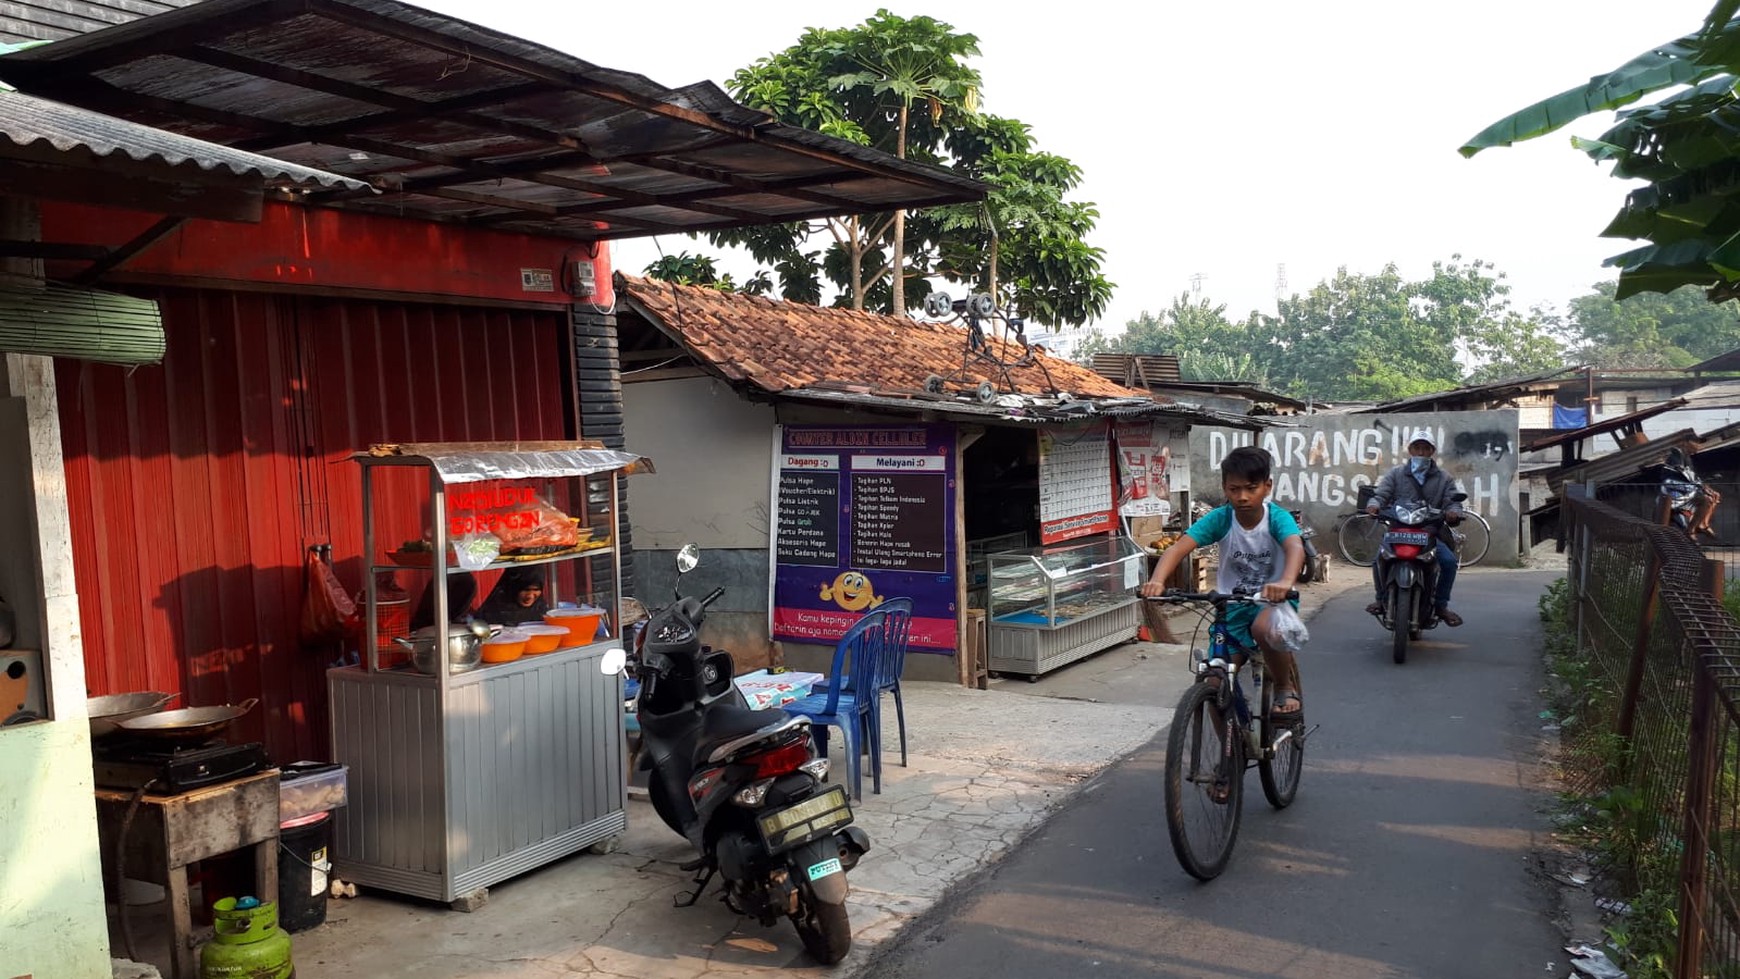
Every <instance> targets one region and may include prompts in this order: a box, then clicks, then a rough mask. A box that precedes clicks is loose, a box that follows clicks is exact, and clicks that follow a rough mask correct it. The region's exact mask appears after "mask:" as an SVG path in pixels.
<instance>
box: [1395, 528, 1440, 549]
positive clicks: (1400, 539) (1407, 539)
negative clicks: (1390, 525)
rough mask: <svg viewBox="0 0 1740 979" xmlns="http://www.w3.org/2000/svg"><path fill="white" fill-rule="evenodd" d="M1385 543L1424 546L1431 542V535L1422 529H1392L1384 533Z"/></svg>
mask: <svg viewBox="0 0 1740 979" xmlns="http://www.w3.org/2000/svg"><path fill="white" fill-rule="evenodd" d="M1384 543H1385V544H1413V545H1415V546H1417V547H1425V546H1426V545H1427V544H1430V543H1432V535H1431V534H1428V533H1426V532H1425V531H1423V530H1392V531H1390V532H1389V533H1386V534H1384Z"/></svg>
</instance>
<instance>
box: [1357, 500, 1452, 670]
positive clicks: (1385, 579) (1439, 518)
mask: <svg viewBox="0 0 1740 979" xmlns="http://www.w3.org/2000/svg"><path fill="white" fill-rule="evenodd" d="M1450 499H1451V500H1453V501H1454V502H1457V503H1461V502H1462V501H1463V500H1466V499H1468V494H1467V493H1453V494H1451V496H1450ZM1444 513H1445V511H1443V510H1440V509H1438V508H1437V507H1432V506H1427V505H1426V504H1425V503H1423V502H1420V501H1418V500H1415V501H1405V500H1401V501H1397V502H1395V503H1393V504H1391V505H1390V506H1389V507H1387V508H1386V509H1385V510H1384V511H1383V512H1381V513H1380V514H1378V519H1380V520H1382V521H1383V522H1384V524H1385V530H1384V536H1383V540H1382V541H1381V542H1380V543H1379V545H1378V553H1377V563H1376V574H1377V581H1378V596H1379V599H1380V602H1381V604H1382V606H1383V608H1382V610H1381V611H1379V612H1378V621H1379V622H1382V623H1383V626H1384V628H1386V629H1388V630H1390V633H1391V636H1392V640H1391V655H1392V656H1393V658H1394V659H1395V661H1396V662H1397V663H1405V662H1407V661H1408V640H1410V639H1418V638H1420V634H1421V633H1422V632H1424V631H1425V630H1427V629H1435V628H1437V627H1438V603H1437V602H1436V601H1434V599H1435V598H1436V596H1437V593H1438V575H1439V570H1438V539H1439V535H1440V534H1442V533H1443V530H1444Z"/></svg>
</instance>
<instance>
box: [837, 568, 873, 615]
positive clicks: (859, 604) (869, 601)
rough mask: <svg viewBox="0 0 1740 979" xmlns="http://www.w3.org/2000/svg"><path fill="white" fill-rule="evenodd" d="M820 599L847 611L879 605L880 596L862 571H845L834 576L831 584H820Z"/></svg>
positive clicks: (859, 610)
mask: <svg viewBox="0 0 1740 979" xmlns="http://www.w3.org/2000/svg"><path fill="white" fill-rule="evenodd" d="M822 601H824V602H833V603H834V604H835V605H838V606H840V607H841V608H843V609H845V610H846V611H848V612H862V611H864V610H865V609H867V608H875V607H876V606H878V605H881V604H882V596H881V595H878V594H876V589H875V588H874V587H873V586H871V584H870V579H869V578H867V577H865V576H864V573H863V572H862V571H847V572H845V573H843V574H841V575H840V576H839V577H838V578H835V579H834V582H833V584H830V585H823V586H822Z"/></svg>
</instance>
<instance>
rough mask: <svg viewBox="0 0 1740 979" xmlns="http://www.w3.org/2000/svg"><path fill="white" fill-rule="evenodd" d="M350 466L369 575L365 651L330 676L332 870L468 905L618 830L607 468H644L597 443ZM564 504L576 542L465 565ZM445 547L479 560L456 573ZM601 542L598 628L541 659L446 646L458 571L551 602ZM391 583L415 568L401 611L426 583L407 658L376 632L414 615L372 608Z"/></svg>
mask: <svg viewBox="0 0 1740 979" xmlns="http://www.w3.org/2000/svg"><path fill="white" fill-rule="evenodd" d="M354 459H355V461H356V462H357V463H358V464H359V465H361V467H362V532H363V534H362V536H363V554H364V562H365V566H366V567H367V568H368V570H369V572H370V573H369V574H368V575H367V576H366V577H367V584H366V587H365V589H364V593H363V597H364V603H363V608H362V609H361V612H362V613H363V626H364V629H363V632H364V637H365V640H364V643H363V646H362V649H361V659H362V661H361V662H360V663H359V664H358V665H355V666H346V667H341V668H335V669H333V670H330V671H328V673H327V683H328V688H329V691H330V694H331V707H332V741H333V753H334V760H336V761H338V762H341V763H343V764H345V765H347V766H349V780H350V788H349V792H350V797H349V803H350V804H349V805H348V806H347V807H345V808H344V809H342V810H340V811H339V814H338V818H337V822H336V825H335V826H334V840H333V849H334V859H333V865H334V873H336V874H338V875H339V876H341V877H343V878H345V879H347V880H352V881H355V882H357V883H359V884H363V885H366V886H372V887H377V888H380V889H382V890H386V891H391V892H395V893H399V894H407V895H412V896H415V897H422V898H427V899H431V900H438V901H446V902H449V903H450V904H451V905H452V906H453V907H455V908H456V909H462V910H469V909H471V908H474V907H476V906H477V905H478V904H480V903H481V901H482V900H483V898H484V897H485V896H486V895H487V888H488V887H489V885H490V884H493V883H496V882H499V881H501V880H504V879H506V878H509V877H512V876H515V875H517V874H521V873H524V872H526V871H528V870H531V869H533V868H536V867H538V866H541V865H543V864H546V863H548V862H550V861H552V860H556V859H559V858H561V857H563V856H566V855H568V854H571V853H574V852H576V851H578V850H580V849H583V848H585V847H588V846H591V845H593V844H597V843H600V842H601V841H605V840H608V839H611V838H613V837H615V836H617V835H620V834H621V833H622V831H623V829H624V828H625V825H626V816H625V812H624V802H625V800H624V795H625V785H626V782H625V773H624V771H623V764H624V750H623V745H624V742H623V718H622V693H621V689H620V682H621V681H620V680H619V678H617V677H615V676H605V675H603V674H602V673H600V671H599V668H598V666H599V659H600V658H601V657H602V656H603V654H604V651H605V649H606V648H608V647H609V646H610V645H611V644H612V642H613V640H611V639H609V638H601V637H606V636H608V635H609V634H611V633H610V632H609V631H607V630H610V629H612V628H614V626H615V625H616V623H617V621H618V610H620V609H621V607H622V594H621V585H620V582H621V580H622V566H621V564H622V557H621V551H620V548H619V546H618V541H617V539H616V538H617V535H616V534H615V533H614V531H613V528H614V527H615V526H616V524H617V519H618V505H617V504H618V498H617V479H616V476H617V475H619V474H626V473H630V472H636V471H650V468H651V467H650V465H649V464H648V460H645V459H643V458H641V457H639V456H636V455H633V454H630V453H627V452H621V451H617V450H612V449H607V448H605V447H604V446H603V445H602V444H599V443H596V442H537V443H465V444H404V445H392V446H376V447H374V448H372V449H370V450H369V451H367V452H361V453H358V454H357V455H356V456H354ZM589 477H603V478H600V479H595V480H590V481H589V479H588V478H589ZM589 482H590V485H588V484H589ZM534 499H535V501H536V502H535V503H534V504H533V505H531V506H528V507H527V508H526V509H525V510H515V509H513V508H514V507H515V506H516V505H518V504H520V503H522V502H524V501H528V500H534ZM564 504H565V507H566V508H565V509H562V510H560V512H558V513H557V514H556V515H557V516H558V517H562V518H564V519H568V520H570V521H571V522H572V523H573V524H574V527H573V528H572V529H573V531H574V533H573V534H572V535H569V536H565V537H563V538H561V539H562V540H567V539H570V537H578V538H579V540H578V542H577V543H576V544H573V545H571V546H562V545H561V544H560V543H558V544H556V545H551V546H544V547H538V548H526V549H524V550H523V551H521V552H518V553H515V552H514V551H513V550H511V549H509V548H505V547H504V549H503V550H502V552H501V553H500V555H499V556H498V557H496V558H495V559H493V560H490V561H489V562H488V563H487V565H484V566H482V567H476V562H477V561H478V558H479V556H480V555H479V554H478V553H477V550H476V549H475V545H476V543H477V541H478V540H479V539H481V538H482V537H483V536H484V533H485V531H486V529H487V528H495V529H497V530H502V533H503V534H504V537H503V538H502V540H505V539H506V538H507V537H509V536H512V533H511V532H510V531H507V530H503V529H502V528H505V527H508V526H510V524H511V525H512V526H514V527H516V528H518V527H521V526H523V525H526V524H532V523H535V522H536V521H538V520H544V521H546V522H547V521H548V519H549V517H548V515H549V514H550V513H551V512H552V510H556V509H558V508H560V507H561V506H562V505H564ZM534 511H536V512H534ZM569 511H581V512H579V513H577V515H576V516H575V517H572V518H567V517H565V516H564V515H565V514H566V513H567V512H569ZM412 521H414V523H413V522H412ZM406 527H415V528H417V529H418V530H420V531H421V532H422V533H423V534H425V535H426V536H425V538H424V541H423V546H422V547H410V546H407V545H409V544H414V543H417V542H415V541H410V542H407V543H406V544H405V545H397V546H394V545H395V544H396V541H397V539H402V537H403V536H404V530H405V528H406ZM539 529H540V530H542V529H545V528H544V527H543V526H542V525H540V526H539ZM561 529H562V528H559V527H558V528H555V530H558V531H559V530H561ZM461 530H463V531H464V533H463V534H460V533H455V531H461ZM395 531H397V532H396V533H395ZM454 538H463V540H462V542H456V541H455V540H454ZM546 539H547V538H546ZM455 543H459V544H460V546H461V547H464V548H466V549H467V550H466V558H467V561H468V562H469V563H471V564H472V565H473V567H471V568H466V567H461V566H460V561H459V560H458V558H459V552H458V551H455V550H453V549H452V548H451V547H450V545H451V544H455ZM606 554H608V555H609V558H610V563H611V567H612V570H613V573H612V574H611V585H610V588H611V593H612V594H611V600H610V601H609V603H608V604H607V605H606V606H605V608H604V610H603V611H604V616H603V623H602V625H603V626H604V628H599V627H598V625H599V623H597V620H592V624H589V625H588V631H587V634H586V635H580V634H579V633H578V632H576V633H575V635H574V637H573V638H572V640H571V641H569V642H566V643H564V644H561V645H560V646H559V648H556V649H554V650H553V651H550V652H544V653H540V654H537V655H532V654H522V655H518V656H516V657H514V658H512V659H507V660H504V661H496V662H478V661H473V663H474V664H475V665H473V663H467V662H464V661H462V659H463V658H462V659H461V660H456V659H455V657H454V655H453V650H452V649H450V645H460V646H463V645H464V643H465V640H464V639H463V638H462V637H461V636H460V630H463V629H464V628H465V626H464V625H463V624H455V623H454V622H453V619H454V618H455V617H456V616H459V615H462V614H463V610H462V609H450V608H449V607H448V604H449V595H448V592H449V588H448V587H446V586H445V584H443V583H447V582H450V581H452V580H453V579H452V577H451V576H454V575H463V574H465V573H467V572H468V571H470V572H471V573H473V574H476V575H478V576H486V575H488V573H489V572H493V571H499V570H501V569H505V568H509V567H533V568H538V569H541V572H542V574H543V577H544V588H545V592H544V594H545V597H546V599H548V600H550V604H551V605H552V606H554V605H555V604H556V601H555V600H557V599H560V597H561V595H562V593H563V592H564V591H567V590H569V589H572V590H573V591H568V593H569V594H575V593H576V592H578V591H579V590H580V589H582V588H584V587H586V586H585V582H586V581H587V580H588V579H589V573H588V568H587V566H586V565H587V562H586V561H581V560H579V559H583V558H596V557H599V556H601V555H606ZM483 556H487V552H485V554H484V555H483ZM401 576H409V577H410V578H412V579H413V581H412V584H413V586H414V587H413V589H412V591H411V592H410V602H411V603H415V602H416V595H417V592H419V591H423V590H424V588H425V586H424V585H418V584H417V580H418V579H420V580H422V581H424V582H426V589H427V590H426V594H427V595H428V596H429V597H430V598H431V599H432V600H433V624H432V626H431V627H429V628H428V629H426V630H424V633H423V636H422V639H423V641H422V643H421V645H420V646H419V651H418V652H417V653H414V654H413V655H412V656H410V657H406V656H395V655H393V653H394V650H395V649H396V647H395V644H394V640H395V639H398V638H400V637H397V636H393V635H390V634H386V633H389V632H394V631H398V629H399V628H401V627H403V626H404V625H407V624H408V623H406V622H405V620H404V618H403V616H402V615H401V616H400V617H398V618H395V617H394V615H393V614H391V613H392V612H393V609H391V608H390V607H389V606H388V604H386V602H384V601H383V599H384V598H385V599H386V600H387V601H395V600H396V604H398V605H399V606H400V608H403V607H405V604H406V603H405V602H404V601H403V600H398V596H397V595H396V594H395V593H394V583H395V581H396V579H398V578H399V577H401ZM474 580H475V579H474ZM438 584H439V585H440V586H438ZM481 591H482V589H481V587H480V588H479V596H478V597H481ZM383 626H384V627H385V630H383Z"/></svg>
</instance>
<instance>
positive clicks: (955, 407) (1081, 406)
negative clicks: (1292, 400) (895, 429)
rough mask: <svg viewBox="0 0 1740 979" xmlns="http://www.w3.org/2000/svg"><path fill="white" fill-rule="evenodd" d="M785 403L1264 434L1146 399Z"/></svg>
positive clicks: (811, 394) (817, 399)
mask: <svg viewBox="0 0 1740 979" xmlns="http://www.w3.org/2000/svg"><path fill="white" fill-rule="evenodd" d="M780 399H781V400H785V401H804V402H809V403H812V404H827V405H834V406H836V407H840V408H854V409H861V410H862V409H868V410H874V411H883V412H887V413H889V414H897V415H905V416H934V417H937V418H952V419H954V420H957V421H969V422H971V421H978V422H988V421H1001V422H1017V423H1027V424H1035V425H1059V424H1068V423H1070V422H1085V421H1094V420H1104V419H1112V420H1115V421H1131V420H1135V419H1142V418H1169V419H1176V420H1178V421H1185V422H1192V423H1195V424H1199V425H1213V426H1216V427H1220V428H1239V429H1244V430H1245V431H1250V432H1257V431H1262V429H1263V427H1264V426H1263V424H1262V423H1261V422H1260V421H1258V420H1256V419H1252V418H1247V417H1245V416H1243V415H1229V414H1226V413H1225V412H1219V411H1215V410H1213V409H1211V408H1202V407H1198V406H1195V405H1185V404H1161V403H1159V402H1157V401H1150V400H1146V399H1133V400H1130V399H1107V398H1093V399H1085V400H1079V401H1067V402H1060V401H1057V400H1056V399H1048V398H1041V397H1038V396H1034V395H1017V396H1013V397H1004V398H999V399H998V400H997V401H996V402H993V403H992V404H979V403H977V402H975V401H971V400H966V399H963V398H949V399H943V398H935V399H919V398H900V397H894V396H891V395H879V394H869V393H863V392H857V391H835V390H826V389H816V388H809V389H805V390H798V391H782V392H780Z"/></svg>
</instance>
